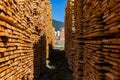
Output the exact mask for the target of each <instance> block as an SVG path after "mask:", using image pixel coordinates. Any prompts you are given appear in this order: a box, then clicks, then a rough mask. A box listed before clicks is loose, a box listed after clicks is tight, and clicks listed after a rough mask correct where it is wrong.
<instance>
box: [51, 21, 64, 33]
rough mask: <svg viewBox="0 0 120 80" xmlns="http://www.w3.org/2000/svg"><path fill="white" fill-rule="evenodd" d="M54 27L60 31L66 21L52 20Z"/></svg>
mask: <svg viewBox="0 0 120 80" xmlns="http://www.w3.org/2000/svg"><path fill="white" fill-rule="evenodd" d="M52 24H53V27H54V28H55V31H59V29H60V28H61V27H64V22H61V21H57V20H52Z"/></svg>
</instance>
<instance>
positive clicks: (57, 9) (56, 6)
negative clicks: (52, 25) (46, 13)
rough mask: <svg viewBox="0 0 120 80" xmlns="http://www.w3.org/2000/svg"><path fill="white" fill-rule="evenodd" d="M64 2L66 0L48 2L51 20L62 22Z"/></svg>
mask: <svg viewBox="0 0 120 80" xmlns="http://www.w3.org/2000/svg"><path fill="white" fill-rule="evenodd" d="M66 1H67V0H50V2H51V5H52V18H53V19H55V20H57V21H62V22H64V15H65V7H66Z"/></svg>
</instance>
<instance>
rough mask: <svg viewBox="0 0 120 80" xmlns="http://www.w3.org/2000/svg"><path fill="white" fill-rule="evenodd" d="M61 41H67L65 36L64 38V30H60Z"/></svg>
mask: <svg viewBox="0 0 120 80" xmlns="http://www.w3.org/2000/svg"><path fill="white" fill-rule="evenodd" d="M59 40H65V36H64V28H60V36H59Z"/></svg>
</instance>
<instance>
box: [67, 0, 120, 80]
mask: <svg viewBox="0 0 120 80" xmlns="http://www.w3.org/2000/svg"><path fill="white" fill-rule="evenodd" d="M69 1H70V0H69ZM69 1H68V3H69ZM71 1H73V2H74V3H75V5H74V10H73V11H74V17H75V20H73V21H74V22H75V24H74V25H75V32H74V33H75V35H74V38H75V39H74V42H73V45H74V47H75V50H74V52H73V53H74V54H73V55H74V56H73V59H71V57H69V56H67V57H68V59H69V60H72V61H71V62H69V64H73V63H74V64H73V65H72V67H73V78H74V80H120V0H84V1H83V0H71ZM67 8H70V6H69V5H68V6H67ZM67 11H68V9H66V12H67ZM70 12H72V11H69V13H70ZM69 13H66V17H67V18H66V20H65V23H66V25H68V24H69V26H70V27H71V25H70V24H72V23H71V22H72V21H69V20H67V19H69V16H70V15H71V14H69ZM66 25H65V27H67V26H66ZM69 29H70V28H69ZM66 34H69V33H66ZM68 36H69V35H68ZM68 36H67V37H68ZM69 38H73V36H69ZM71 41H72V40H71ZM69 42H70V40H69ZM66 43H68V42H67V38H66ZM66 45H67V46H66V49H68V48H70V45H69V44H66ZM69 52H71V50H70V51H69ZM66 54H69V53H66ZM70 66H71V65H70Z"/></svg>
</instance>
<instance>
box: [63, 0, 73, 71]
mask: <svg viewBox="0 0 120 80" xmlns="http://www.w3.org/2000/svg"><path fill="white" fill-rule="evenodd" d="M66 10H67V11H66V16H65V20H66V21H65V26H66V27H65V52H66V57H67V58H68V64H69V69H70V70H73V66H74V53H75V46H74V40H75V33H74V28H75V25H74V17H73V16H74V0H69V2H68V3H67V7H66Z"/></svg>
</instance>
